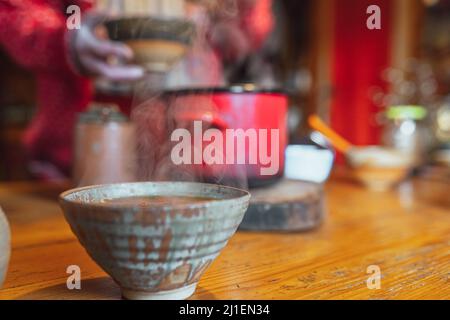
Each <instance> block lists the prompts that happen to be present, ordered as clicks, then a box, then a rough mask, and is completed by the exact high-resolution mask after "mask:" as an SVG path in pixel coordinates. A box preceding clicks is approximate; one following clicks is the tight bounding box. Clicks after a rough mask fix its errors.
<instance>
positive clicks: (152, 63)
mask: <svg viewBox="0 0 450 320" xmlns="http://www.w3.org/2000/svg"><path fill="white" fill-rule="evenodd" d="M105 27H106V29H107V30H108V34H109V37H110V38H111V39H112V40H114V41H121V42H124V43H126V44H127V45H128V46H129V47H130V48H131V49H132V50H133V52H134V62H135V63H137V64H139V65H141V66H143V67H144V68H146V69H147V70H149V71H153V72H167V71H168V70H169V69H170V68H171V67H172V66H173V65H174V64H175V63H176V62H177V61H178V60H179V59H181V58H182V57H183V56H184V54H185V53H186V51H187V49H188V47H189V46H190V44H191V42H192V39H193V37H194V34H195V26H194V24H193V23H192V22H190V21H188V20H185V19H162V18H155V17H145V16H144V17H128V18H125V17H124V18H121V19H113V20H110V21H106V22H105Z"/></svg>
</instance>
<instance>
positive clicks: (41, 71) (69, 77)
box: [0, 0, 271, 178]
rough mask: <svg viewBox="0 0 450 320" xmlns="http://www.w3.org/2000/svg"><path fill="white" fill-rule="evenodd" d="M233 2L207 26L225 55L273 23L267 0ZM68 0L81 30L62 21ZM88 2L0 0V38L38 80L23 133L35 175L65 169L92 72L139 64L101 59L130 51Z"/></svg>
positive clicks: (114, 76) (136, 70)
mask: <svg viewBox="0 0 450 320" xmlns="http://www.w3.org/2000/svg"><path fill="white" fill-rule="evenodd" d="M196 2H201V1H196ZM208 2H211V1H208ZM237 3H238V7H239V9H240V11H239V15H238V16H235V17H229V16H227V17H223V19H221V17H217V19H216V20H215V21H216V22H217V25H216V23H215V25H216V26H212V29H211V33H210V34H211V37H209V39H210V41H211V45H212V47H213V48H216V49H217V50H219V51H220V50H222V51H223V52H224V55H222V56H221V58H223V59H240V58H242V57H243V56H245V55H247V54H248V53H249V52H250V51H251V50H256V49H257V48H259V46H260V45H261V44H262V42H263V39H264V38H265V36H266V35H267V34H268V32H269V31H270V29H271V18H270V17H271V13H270V3H271V0H259V1H256V0H237ZM70 5H78V6H79V7H80V8H81V10H82V11H83V12H84V13H85V14H84V18H83V23H82V27H81V28H80V29H79V30H68V29H67V26H66V22H67V17H68V16H67V15H66V9H67V7H68V6H70ZM92 6H93V1H88V0H0V45H2V46H3V48H4V49H5V50H6V52H7V53H9V55H10V56H11V57H12V58H13V59H14V60H15V61H16V62H17V63H18V64H20V65H21V66H23V67H25V68H27V69H29V70H31V71H32V72H33V73H34V74H35V76H36V80H37V81H36V82H37V97H36V100H37V112H36V114H35V117H34V119H33V120H32V122H31V124H30V126H29V128H28V129H27V131H26V133H25V135H24V139H23V141H24V145H25V148H26V150H27V154H28V157H29V159H30V166H29V167H30V170H31V172H32V173H33V174H34V175H35V176H37V177H40V178H62V177H64V176H69V175H70V170H71V160H72V134H73V130H74V124H75V120H76V114H77V113H78V112H81V111H83V110H84V109H85V108H86V106H87V104H88V103H89V102H90V100H91V98H92V91H93V90H92V86H91V80H90V78H93V77H103V78H106V79H109V80H114V81H117V80H123V81H133V80H137V79H139V78H140V77H142V76H143V70H142V69H141V68H140V67H138V66H133V65H117V64H114V65H113V64H109V63H108V62H107V61H109V60H108V57H111V56H115V57H117V58H119V59H120V60H121V61H130V60H131V59H132V57H133V53H132V51H131V50H130V49H129V48H128V47H127V46H125V45H124V44H121V43H116V42H112V41H110V40H108V39H102V38H99V37H97V36H96V34H95V32H94V27H95V25H96V23H95V22H96V21H97V20H98V19H97V18H98V16H96V13H95V11H91V10H90V9H91V8H92ZM87 12H89V14H87ZM225 49H226V50H225ZM217 56H218V57H219V56H220V55H217Z"/></svg>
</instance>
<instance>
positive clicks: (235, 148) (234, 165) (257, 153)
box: [165, 85, 288, 187]
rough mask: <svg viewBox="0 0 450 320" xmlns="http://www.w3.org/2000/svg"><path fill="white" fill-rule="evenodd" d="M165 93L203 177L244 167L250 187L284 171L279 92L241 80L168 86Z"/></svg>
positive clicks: (284, 102)
mask: <svg viewBox="0 0 450 320" xmlns="http://www.w3.org/2000/svg"><path fill="white" fill-rule="evenodd" d="M165 98H166V101H167V103H168V106H169V110H170V111H169V112H168V114H167V117H169V118H173V119H174V120H175V121H174V129H176V128H184V129H189V132H191V134H192V139H193V140H192V141H193V144H194V145H195V144H196V145H195V146H194V152H196V154H197V159H194V160H197V161H193V162H194V165H197V166H198V167H199V168H200V170H202V173H203V176H204V177H206V180H212V181H214V180H217V178H218V177H219V178H221V177H226V178H227V179H233V178H236V179H239V175H241V174H242V172H244V174H245V175H246V177H247V180H248V185H249V187H260V186H265V185H269V184H272V183H274V182H276V181H277V180H279V179H280V178H281V177H282V176H283V173H284V152H285V148H286V145H287V139H288V138H287V127H286V122H287V121H286V120H287V110H288V99H287V96H286V95H285V94H283V93H282V92H280V91H277V90H261V89H255V87H254V86H252V85H250V86H249V85H243V86H232V87H229V88H207V89H203V88H202V89H184V90H174V91H167V92H166V93H165ZM199 133H201V134H199ZM219 133H220V136H221V137H217V136H218V135H219ZM200 136H201V137H200ZM218 140H219V141H218ZM172 141H173V140H172ZM199 141H201V142H199ZM199 143H201V145H200V144H199ZM208 146H209V147H208ZM199 154H200V155H202V156H203V157H202V158H201V164H200V162H199V160H200V157H199ZM208 156H209V157H210V158H209V159H208ZM194 157H195V155H194V156H193V158H194ZM208 178H211V179H208Z"/></svg>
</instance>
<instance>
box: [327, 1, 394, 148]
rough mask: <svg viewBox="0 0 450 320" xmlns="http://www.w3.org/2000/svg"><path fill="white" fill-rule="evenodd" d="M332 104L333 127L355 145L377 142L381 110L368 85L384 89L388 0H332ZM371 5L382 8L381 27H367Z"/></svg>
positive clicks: (389, 10)
mask: <svg viewBox="0 0 450 320" xmlns="http://www.w3.org/2000/svg"><path fill="white" fill-rule="evenodd" d="M334 3H335V10H334V16H335V25H334V45H333V48H334V49H333V61H332V63H333V66H332V82H333V86H334V95H333V101H332V107H331V125H332V127H333V128H334V129H335V130H336V131H337V132H339V133H340V134H342V135H343V136H344V137H346V138H347V139H348V140H349V141H351V142H352V143H355V144H357V145H369V144H377V143H379V141H380V131H381V128H380V126H379V125H377V124H376V122H375V115H376V113H377V112H379V111H380V110H379V109H378V107H377V106H376V105H374V103H373V101H372V97H371V96H370V92H371V88H372V87H374V86H378V87H381V88H383V89H385V87H386V84H385V83H384V82H383V81H382V79H381V73H382V71H383V70H384V69H385V68H386V67H388V65H389V58H390V54H389V53H390V29H391V23H390V14H391V10H392V5H393V4H392V1H391V0H345V1H335V2H334ZM370 5H378V6H379V7H380V8H381V30H369V29H368V28H367V27H366V21H367V19H368V17H369V16H370V15H369V14H367V13H366V10H367V8H368V7H369V6H370Z"/></svg>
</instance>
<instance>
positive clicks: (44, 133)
mask: <svg viewBox="0 0 450 320" xmlns="http://www.w3.org/2000/svg"><path fill="white" fill-rule="evenodd" d="M70 4H77V5H79V6H80V7H81V8H83V9H85V8H88V7H89V5H90V4H89V1H82V0H78V1H58V0H53V1H52V0H48V1H45V0H0V45H2V46H3V47H4V48H5V50H6V51H7V52H8V53H9V54H10V56H11V57H12V58H13V59H14V60H15V61H17V63H19V64H20V65H22V66H23V67H25V68H27V69H30V70H32V71H33V72H34V73H35V75H36V80H37V99H36V100H37V113H36V116H35V117H34V119H33V121H32V123H31V125H30V126H29V128H28V130H27V131H26V133H25V136H24V144H25V147H26V150H27V151H28V156H29V157H30V159H33V160H40V161H47V162H50V163H53V164H55V165H56V166H58V167H59V168H60V169H62V170H63V171H64V172H65V173H66V174H67V173H69V171H70V163H71V158H72V156H71V148H72V133H73V132H72V131H73V127H74V122H75V115H76V112H78V111H81V110H83V109H84V108H85V107H86V105H87V104H88V102H89V100H90V97H91V88H90V82H89V80H88V79H85V78H82V77H79V76H78V75H76V74H75V73H74V72H73V71H72V70H71V69H70V66H69V64H68V63H67V59H66V57H67V55H66V45H65V33H66V30H67V29H66V16H65V10H66V7H67V6H68V5H70Z"/></svg>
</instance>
